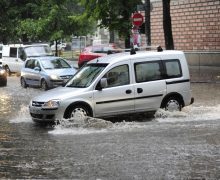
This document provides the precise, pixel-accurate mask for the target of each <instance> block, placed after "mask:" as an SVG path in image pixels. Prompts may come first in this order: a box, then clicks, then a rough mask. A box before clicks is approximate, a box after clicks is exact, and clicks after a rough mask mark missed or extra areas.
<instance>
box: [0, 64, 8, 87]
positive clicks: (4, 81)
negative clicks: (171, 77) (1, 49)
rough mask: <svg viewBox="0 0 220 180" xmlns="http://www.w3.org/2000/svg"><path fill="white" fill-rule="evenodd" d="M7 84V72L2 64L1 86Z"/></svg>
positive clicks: (0, 70)
mask: <svg viewBox="0 0 220 180" xmlns="http://www.w3.org/2000/svg"><path fill="white" fill-rule="evenodd" d="M6 85H7V72H6V70H5V69H4V68H3V67H2V66H1V65H0V86H6Z"/></svg>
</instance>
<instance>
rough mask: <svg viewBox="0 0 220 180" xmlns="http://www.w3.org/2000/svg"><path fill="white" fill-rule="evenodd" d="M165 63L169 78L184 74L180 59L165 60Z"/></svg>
mask: <svg viewBox="0 0 220 180" xmlns="http://www.w3.org/2000/svg"><path fill="white" fill-rule="evenodd" d="M164 64H165V68H166V76H167V78H176V77H181V76H182V71H181V66H180V62H179V60H178V59H174V60H165V61H164Z"/></svg>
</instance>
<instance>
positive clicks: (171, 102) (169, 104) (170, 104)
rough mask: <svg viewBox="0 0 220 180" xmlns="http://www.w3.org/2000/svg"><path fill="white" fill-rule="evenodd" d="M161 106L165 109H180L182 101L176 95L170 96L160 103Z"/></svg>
mask: <svg viewBox="0 0 220 180" xmlns="http://www.w3.org/2000/svg"><path fill="white" fill-rule="evenodd" d="M161 108H163V109H165V110H166V111H170V112H172V111H181V109H182V103H181V100H180V98H178V97H176V96H171V97H169V98H167V99H165V100H164V101H163V103H162V105H161Z"/></svg>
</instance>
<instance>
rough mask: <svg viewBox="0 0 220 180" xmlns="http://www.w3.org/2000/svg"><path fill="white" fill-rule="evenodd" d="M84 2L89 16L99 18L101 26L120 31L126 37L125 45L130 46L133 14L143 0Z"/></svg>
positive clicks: (85, 0)
mask: <svg viewBox="0 0 220 180" xmlns="http://www.w3.org/2000/svg"><path fill="white" fill-rule="evenodd" d="M82 2H83V4H84V5H85V8H86V12H87V15H88V16H93V17H94V18H95V19H96V20H98V21H99V22H100V24H99V26H100V27H105V28H108V29H109V31H114V30H116V31H118V33H119V36H121V37H124V38H125V47H126V48H129V47H130V33H131V28H132V23H131V15H132V13H133V12H135V11H136V7H137V4H141V0H136V1H134V0H120V1H116V0H106V1H102V0H82Z"/></svg>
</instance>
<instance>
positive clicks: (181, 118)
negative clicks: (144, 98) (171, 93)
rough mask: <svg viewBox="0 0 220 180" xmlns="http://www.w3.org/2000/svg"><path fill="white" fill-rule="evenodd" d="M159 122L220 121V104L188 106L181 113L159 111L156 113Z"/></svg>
mask: <svg viewBox="0 0 220 180" xmlns="http://www.w3.org/2000/svg"><path fill="white" fill-rule="evenodd" d="M155 120H156V121H158V122H186V121H209V120H220V104H219V105H217V106H187V107H185V108H183V110H182V111H181V112H179V111H176V112H168V111H165V110H163V109H159V110H158V111H157V112H156V113H155Z"/></svg>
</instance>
